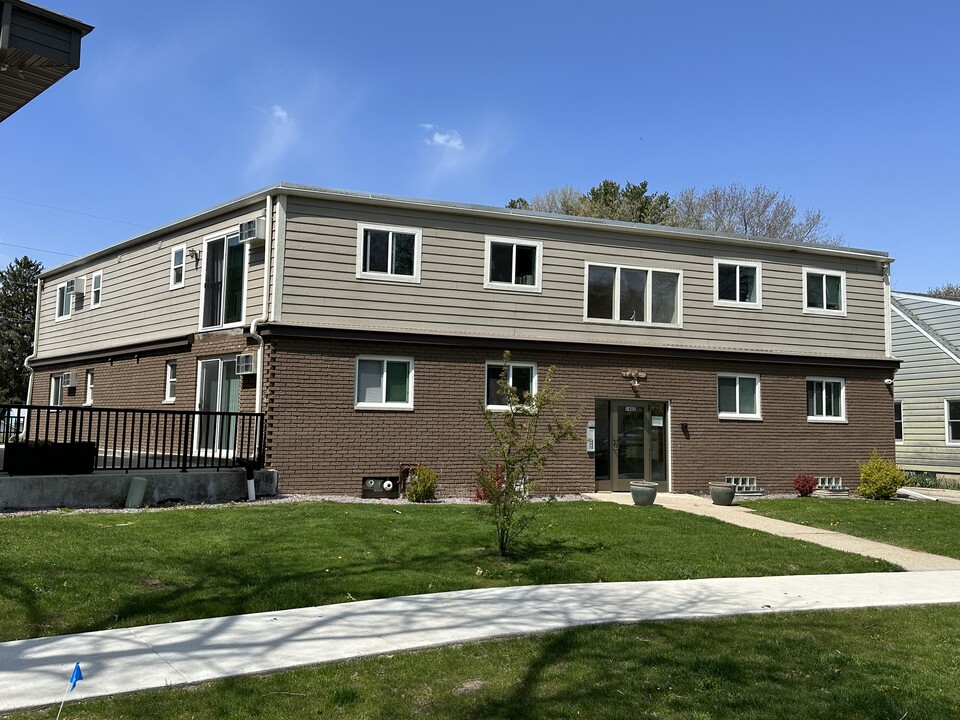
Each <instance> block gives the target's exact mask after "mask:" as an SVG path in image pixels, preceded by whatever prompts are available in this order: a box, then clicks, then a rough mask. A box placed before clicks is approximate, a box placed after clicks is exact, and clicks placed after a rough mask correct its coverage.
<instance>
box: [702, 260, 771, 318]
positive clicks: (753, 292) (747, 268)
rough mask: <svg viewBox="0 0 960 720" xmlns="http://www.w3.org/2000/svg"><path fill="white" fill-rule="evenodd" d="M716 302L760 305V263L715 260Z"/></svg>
mask: <svg viewBox="0 0 960 720" xmlns="http://www.w3.org/2000/svg"><path fill="white" fill-rule="evenodd" d="M713 281H714V303H715V304H717V305H737V306H739V307H749V308H758V307H760V285H761V283H760V263H757V262H749V261H746V260H719V259H718V260H714V261H713Z"/></svg>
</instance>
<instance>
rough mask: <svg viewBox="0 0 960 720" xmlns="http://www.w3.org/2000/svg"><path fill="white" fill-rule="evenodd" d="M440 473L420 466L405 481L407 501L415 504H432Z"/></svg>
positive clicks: (435, 496) (435, 495) (435, 497)
mask: <svg viewBox="0 0 960 720" xmlns="http://www.w3.org/2000/svg"><path fill="white" fill-rule="evenodd" d="M439 479H440V473H438V472H437V471H436V470H434V469H433V468H428V467H426V466H425V465H420V466H419V467H418V468H417V472H416V473H415V474H413V475H411V476H410V479H409V480H408V481H407V500H409V501H410V502H415V503H425V502H432V501H433V500H436V499H437V480H439Z"/></svg>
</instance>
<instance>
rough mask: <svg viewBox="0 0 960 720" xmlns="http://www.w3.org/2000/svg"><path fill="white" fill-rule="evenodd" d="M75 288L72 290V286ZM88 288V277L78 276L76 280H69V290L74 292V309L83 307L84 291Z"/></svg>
mask: <svg viewBox="0 0 960 720" xmlns="http://www.w3.org/2000/svg"><path fill="white" fill-rule="evenodd" d="M71 287H72V288H73V289H72V290H71V289H70V288H71ZM86 289H87V283H86V278H82V277H78V278H77V279H76V280H70V281H68V282H67V292H68V293H70V292H72V293H73V309H74V310H82V309H83V293H84V290H86Z"/></svg>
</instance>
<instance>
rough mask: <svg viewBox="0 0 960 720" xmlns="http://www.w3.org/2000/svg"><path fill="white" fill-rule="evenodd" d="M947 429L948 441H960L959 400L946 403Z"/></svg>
mask: <svg viewBox="0 0 960 720" xmlns="http://www.w3.org/2000/svg"><path fill="white" fill-rule="evenodd" d="M947 431H948V435H947V437H948V439H949V440H950V442H952V443H960V400H951V401H950V402H948V403H947Z"/></svg>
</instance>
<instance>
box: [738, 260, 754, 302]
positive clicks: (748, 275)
mask: <svg viewBox="0 0 960 720" xmlns="http://www.w3.org/2000/svg"><path fill="white" fill-rule="evenodd" d="M756 301H757V269H756V268H755V267H742V268H740V302H748V303H755V302H756Z"/></svg>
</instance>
